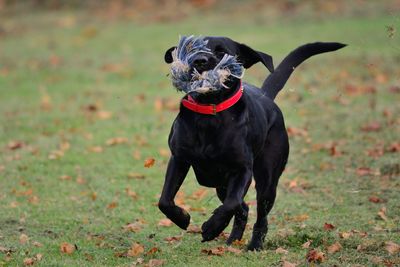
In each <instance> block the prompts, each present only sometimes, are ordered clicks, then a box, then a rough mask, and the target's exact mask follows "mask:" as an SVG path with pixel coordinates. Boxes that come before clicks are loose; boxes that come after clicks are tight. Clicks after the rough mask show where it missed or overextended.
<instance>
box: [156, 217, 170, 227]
mask: <svg viewBox="0 0 400 267" xmlns="http://www.w3.org/2000/svg"><path fill="white" fill-rule="evenodd" d="M171 225H172V221H171V220H170V219H168V218H164V219H161V220H160V221H159V222H158V226H163V227H170V226H171Z"/></svg>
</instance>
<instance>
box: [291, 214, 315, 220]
mask: <svg viewBox="0 0 400 267" xmlns="http://www.w3.org/2000/svg"><path fill="white" fill-rule="evenodd" d="M309 218H310V216H309V215H308V214H299V215H296V216H293V217H292V218H291V219H290V220H291V221H293V222H304V221H306V220H308V219H309Z"/></svg>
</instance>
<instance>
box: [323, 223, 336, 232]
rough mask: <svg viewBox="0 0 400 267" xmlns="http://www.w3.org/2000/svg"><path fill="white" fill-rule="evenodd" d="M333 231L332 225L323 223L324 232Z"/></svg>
mask: <svg viewBox="0 0 400 267" xmlns="http://www.w3.org/2000/svg"><path fill="white" fill-rule="evenodd" d="M333 229H335V226H334V225H333V224H330V223H324V230H325V231H332V230H333Z"/></svg>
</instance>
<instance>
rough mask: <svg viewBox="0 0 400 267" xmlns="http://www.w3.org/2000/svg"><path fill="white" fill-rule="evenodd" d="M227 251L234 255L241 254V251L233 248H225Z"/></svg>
mask: <svg viewBox="0 0 400 267" xmlns="http://www.w3.org/2000/svg"><path fill="white" fill-rule="evenodd" d="M226 250H227V251H229V252H232V253H234V254H240V253H242V250H240V249H238V248H234V247H227V248H226Z"/></svg>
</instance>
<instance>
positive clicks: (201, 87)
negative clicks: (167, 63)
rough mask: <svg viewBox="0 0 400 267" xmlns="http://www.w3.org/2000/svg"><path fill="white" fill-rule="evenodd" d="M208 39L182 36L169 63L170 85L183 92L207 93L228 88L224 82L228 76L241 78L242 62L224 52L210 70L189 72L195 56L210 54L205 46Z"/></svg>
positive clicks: (242, 72)
mask: <svg viewBox="0 0 400 267" xmlns="http://www.w3.org/2000/svg"><path fill="white" fill-rule="evenodd" d="M207 43H208V40H205V39H204V38H203V37H201V36H200V37H194V36H193V35H191V36H182V37H181V38H180V40H179V43H178V46H177V48H175V50H174V51H173V52H172V59H173V62H172V63H171V79H172V85H173V86H174V87H175V88H176V89H177V90H178V91H183V92H185V93H190V92H198V93H203V94H204V93H207V92H212V91H219V90H223V89H226V88H228V87H227V86H226V85H225V84H224V83H225V82H226V81H227V79H228V78H229V76H233V77H236V78H238V79H241V78H242V77H243V74H244V71H243V70H244V69H243V67H242V64H241V63H239V62H238V61H237V59H236V57H235V56H232V55H228V54H225V55H224V56H223V58H222V59H221V61H220V62H219V63H218V64H217V65H216V66H215V67H214V68H213V69H211V70H208V71H204V72H202V73H199V72H198V71H197V70H196V69H195V70H194V72H193V73H189V70H190V66H191V65H192V64H193V61H194V59H195V58H196V57H195V56H197V55H199V54H212V52H211V50H210V49H209V48H208V47H207Z"/></svg>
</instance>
